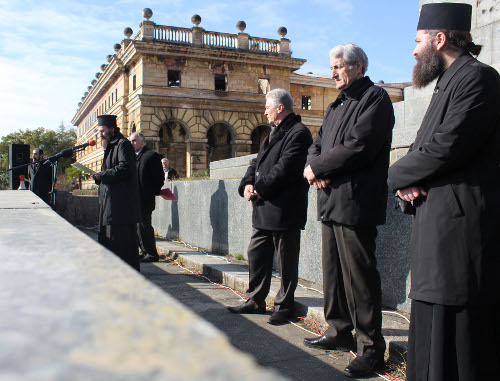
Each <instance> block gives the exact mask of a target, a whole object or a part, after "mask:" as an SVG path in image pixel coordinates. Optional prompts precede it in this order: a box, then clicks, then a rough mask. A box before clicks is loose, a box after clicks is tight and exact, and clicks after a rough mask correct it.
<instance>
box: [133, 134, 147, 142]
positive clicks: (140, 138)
mask: <svg viewBox="0 0 500 381" xmlns="http://www.w3.org/2000/svg"><path fill="white" fill-rule="evenodd" d="M135 134H137V136H138V137H139V140H140V141H141V142H143V141H145V140H146V138H145V137H144V135H143V134H142V133H141V132H135Z"/></svg>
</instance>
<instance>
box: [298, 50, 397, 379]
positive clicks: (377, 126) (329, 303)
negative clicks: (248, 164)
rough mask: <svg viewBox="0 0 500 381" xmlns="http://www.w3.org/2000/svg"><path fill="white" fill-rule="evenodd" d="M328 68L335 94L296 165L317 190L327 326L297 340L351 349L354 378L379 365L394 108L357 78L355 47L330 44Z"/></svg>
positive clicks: (360, 71) (360, 74) (360, 64)
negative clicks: (382, 231)
mask: <svg viewBox="0 0 500 381" xmlns="http://www.w3.org/2000/svg"><path fill="white" fill-rule="evenodd" d="M330 66H331V69H332V79H333V80H334V81H335V85H336V87H337V89H339V90H341V92H340V94H339V95H338V97H337V99H336V100H335V102H333V103H332V104H330V105H329V106H328V108H327V110H326V114H325V118H324V120H323V125H322V126H321V128H320V130H319V132H318V136H317V137H316V140H315V141H314V143H313V145H312V146H311V147H310V148H309V155H308V157H307V167H306V168H305V170H304V177H305V178H306V179H307V180H308V181H309V183H310V184H311V185H314V187H315V188H316V189H317V190H318V195H317V198H318V219H319V220H320V221H321V235H322V257H323V290H324V311H325V319H326V321H327V323H328V324H329V325H330V327H329V328H328V330H327V331H326V332H325V333H324V334H323V336H321V337H319V338H312V339H304V344H305V345H306V346H308V347H312V348H318V349H337V350H344V351H345V350H346V351H349V350H351V349H354V348H357V353H358V356H357V357H356V358H355V359H354V360H353V361H351V363H350V364H349V365H348V366H347V367H346V368H345V370H344V374H345V375H347V376H349V377H356V378H357V377H362V376H365V375H368V374H369V373H371V372H372V371H374V370H377V369H379V368H382V367H383V366H384V352H385V348H386V345H385V340H384V337H383V336H382V306H381V303H382V290H381V283H380V274H379V272H378V271H377V259H376V257H375V247H376V246H375V239H376V237H377V225H381V224H384V223H385V218H386V208H387V192H388V187H387V168H388V167H389V152H390V149H391V141H392V128H393V127H394V110H393V108H392V102H391V99H390V98H389V95H388V94H387V92H386V91H385V90H384V89H382V88H381V87H379V86H375V85H374V83H373V82H372V81H371V80H370V78H369V77H366V76H365V73H366V70H367V69H368V57H367V56H366V54H365V52H364V51H363V50H362V49H361V48H360V47H359V46H356V45H353V44H343V45H339V46H336V47H335V48H333V49H332V51H331V52H330ZM353 328H354V329H355V331H356V337H357V343H355V342H354V339H353V336H352V333H351V332H352V329H353Z"/></svg>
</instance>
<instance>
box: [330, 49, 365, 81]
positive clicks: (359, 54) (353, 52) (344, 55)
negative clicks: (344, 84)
mask: <svg viewBox="0 0 500 381" xmlns="http://www.w3.org/2000/svg"><path fill="white" fill-rule="evenodd" d="M332 58H341V59H342V61H344V62H345V63H346V64H348V65H355V64H356V62H358V61H361V63H362V64H363V68H362V70H361V71H362V73H363V74H365V73H366V71H367V70H368V57H367V56H366V53H365V52H364V51H363V49H361V48H360V47H359V46H357V45H354V44H341V45H337V46H336V47H334V48H333V49H332V50H330V59H332Z"/></svg>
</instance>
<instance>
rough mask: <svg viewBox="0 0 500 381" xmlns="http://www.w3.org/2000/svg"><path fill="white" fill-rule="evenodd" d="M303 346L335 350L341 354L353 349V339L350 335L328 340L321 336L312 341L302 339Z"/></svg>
mask: <svg viewBox="0 0 500 381" xmlns="http://www.w3.org/2000/svg"><path fill="white" fill-rule="evenodd" d="M304 345H305V346H306V347H309V348H317V349H329V350H332V349H336V350H338V351H343V352H349V351H351V350H353V349H354V348H355V342H354V338H353V337H352V335H351V334H349V335H346V336H342V337H340V336H339V337H336V338H328V337H326V336H325V335H323V336H320V337H318V338H314V339H304Z"/></svg>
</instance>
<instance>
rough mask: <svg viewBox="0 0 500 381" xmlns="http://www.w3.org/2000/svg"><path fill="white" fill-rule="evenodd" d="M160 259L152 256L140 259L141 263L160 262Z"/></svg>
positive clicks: (147, 255) (148, 255)
mask: <svg viewBox="0 0 500 381" xmlns="http://www.w3.org/2000/svg"><path fill="white" fill-rule="evenodd" d="M159 260H160V258H158V257H156V256H154V255H151V254H146V255H145V256H144V257H142V258H141V257H140V258H139V262H158V261H159Z"/></svg>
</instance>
